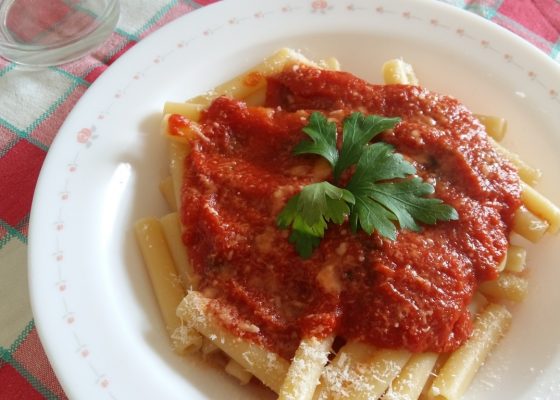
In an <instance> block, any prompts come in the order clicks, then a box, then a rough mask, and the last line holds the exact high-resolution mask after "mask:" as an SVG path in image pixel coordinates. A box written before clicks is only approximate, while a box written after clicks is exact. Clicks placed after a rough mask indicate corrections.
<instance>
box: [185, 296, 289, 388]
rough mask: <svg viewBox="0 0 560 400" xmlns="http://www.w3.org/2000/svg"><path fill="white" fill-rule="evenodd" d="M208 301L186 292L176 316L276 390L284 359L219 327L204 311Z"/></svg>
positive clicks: (285, 370) (286, 365)
mask: <svg viewBox="0 0 560 400" xmlns="http://www.w3.org/2000/svg"><path fill="white" fill-rule="evenodd" d="M210 301H212V300H210V299H207V298H205V297H204V296H203V295H202V294H200V293H198V292H195V291H190V292H189V293H188V294H187V295H186V296H185V298H184V299H183V300H182V301H181V303H180V304H179V307H177V316H179V318H181V320H182V321H183V323H184V324H185V325H190V326H193V327H194V328H195V329H196V330H197V331H199V332H200V333H201V334H202V335H204V336H205V337H207V338H208V339H210V340H211V341H212V342H213V343H214V344H215V345H216V346H217V347H219V348H220V349H221V350H222V351H223V352H224V353H226V354H227V355H228V356H229V357H231V358H232V359H233V360H235V361H236V362H237V363H239V364H240V365H241V366H242V367H243V368H245V369H246V370H247V371H248V372H250V373H251V374H252V375H254V376H255V377H257V378H258V379H259V380H260V381H261V382H262V383H264V384H265V385H266V386H268V387H269V388H270V389H272V390H274V391H275V392H276V393H278V392H279V391H280V387H281V386H282V383H283V381H284V378H285V376H286V374H287V373H288V368H289V363H288V361H286V360H284V359H283V358H282V357H280V356H279V355H278V354H276V353H273V352H270V351H268V350H266V349H264V348H263V347H261V346H258V345H256V344H254V343H252V342H250V341H248V340H244V339H243V338H239V337H237V336H235V335H234V334H232V333H231V332H229V331H228V330H227V329H225V328H223V327H222V326H221V325H220V323H219V321H217V320H216V318H215V317H214V316H213V315H212V313H208V312H206V309H207V306H208V304H209V303H210Z"/></svg>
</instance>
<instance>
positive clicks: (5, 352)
mask: <svg viewBox="0 0 560 400" xmlns="http://www.w3.org/2000/svg"><path fill="white" fill-rule="evenodd" d="M33 328H35V321H33V320H31V321H29V323H28V324H27V326H26V327H25V328H24V329H23V331H22V332H21V333H20V335H19V336H18V338H17V339H16V340H15V342H14V343H13V344H12V345H11V346H10V348H9V349H5V348H3V347H0V359H1V360H2V361H4V362H6V363H8V364H10V365H11V366H12V367H14V368H15V369H16V371H17V372H18V373H19V374H20V375H21V376H23V377H24V378H25V379H26V380H27V382H29V383H30V384H31V385H32V386H33V387H34V388H35V390H37V391H38V392H39V393H41V394H42V395H43V396H45V398H46V399H48V400H58V396H57V395H56V394H54V393H53V392H52V391H51V390H50V389H49V388H47V387H45V385H43V384H42V383H41V382H40V381H39V380H38V379H37V378H35V376H33V374H31V373H29V372H28V371H27V370H26V369H25V368H24V367H23V366H22V365H21V364H20V363H19V362H18V361H17V360H15V359H14V358H13V356H12V354H13V353H14V352H15V351H16V350H17V349H18V348H19V346H21V344H22V343H23V342H24V341H25V339H26V338H27V336H29V333H30V332H31V331H32V330H33Z"/></svg>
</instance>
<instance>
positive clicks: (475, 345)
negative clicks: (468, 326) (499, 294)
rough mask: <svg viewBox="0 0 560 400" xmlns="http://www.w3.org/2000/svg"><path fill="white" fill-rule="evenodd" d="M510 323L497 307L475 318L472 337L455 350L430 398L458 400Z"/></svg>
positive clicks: (506, 312)
mask: <svg viewBox="0 0 560 400" xmlns="http://www.w3.org/2000/svg"><path fill="white" fill-rule="evenodd" d="M510 322H511V314H510V313H509V311H508V310H507V309H506V308H505V307H504V306H502V305H500V304H490V305H489V306H488V307H486V308H485V309H484V311H483V312H482V313H481V314H480V315H479V316H478V317H477V319H476V321H475V324H474V330H473V334H472V336H471V338H470V339H469V340H468V341H467V342H466V343H465V344H463V345H462V346H461V347H460V348H459V349H458V350H456V351H455V352H454V353H453V354H451V356H450V357H449V359H448V360H447V362H446V363H445V364H444V365H443V366H442V368H441V370H440V371H439V374H438V376H437V377H436V378H435V379H434V381H433V383H432V386H431V388H430V390H429V395H430V396H432V397H433V398H435V399H438V400H459V399H461V397H462V396H463V394H464V393H465V391H466V390H467V388H468V387H469V385H470V383H471V381H472V379H473V378H474V376H475V374H476V372H477V371H478V369H479V368H480V366H481V365H482V364H483V363H484V360H485V359H486V357H487V356H488V354H489V353H490V351H491V350H492V348H493V347H494V346H495V345H496V343H497V342H498V341H499V340H500V339H501V337H502V336H503V335H504V333H505V332H506V330H507V329H508V328H509V325H510Z"/></svg>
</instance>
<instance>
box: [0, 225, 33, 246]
mask: <svg viewBox="0 0 560 400" xmlns="http://www.w3.org/2000/svg"><path fill="white" fill-rule="evenodd" d="M0 227H1V228H2V229H4V230H5V231H6V232H8V234H7V235H5V236H4V237H2V238H0V249H1V248H2V247H4V246H5V245H6V243H8V242H9V241H10V239H11V238H13V237H15V238H17V239H19V240H20V241H21V242H22V243H23V244H27V237H25V235H24V234H23V233H21V232H20V231H19V230H18V229H16V228H14V227H13V226H11V225H10V224H8V223H7V222H6V221H4V220H2V219H0Z"/></svg>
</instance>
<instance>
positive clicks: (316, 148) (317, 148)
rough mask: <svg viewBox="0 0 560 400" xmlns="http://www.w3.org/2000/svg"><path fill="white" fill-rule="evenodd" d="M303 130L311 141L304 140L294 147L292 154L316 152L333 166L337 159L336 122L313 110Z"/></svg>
mask: <svg viewBox="0 0 560 400" xmlns="http://www.w3.org/2000/svg"><path fill="white" fill-rule="evenodd" d="M303 131H304V132H305V133H306V134H307V135H309V137H311V139H312V140H313V141H309V140H304V141H303V142H301V143H299V144H298V145H297V146H296V148H295V149H294V154H296V155H299V154H308V153H311V154H317V155H320V156H322V157H324V158H326V159H327V161H328V162H329V163H330V164H331V166H332V167H333V168H334V166H335V165H336V162H337V160H338V149H337V148H336V124H335V123H334V122H329V121H328V120H327V118H326V117H325V116H324V115H323V114H321V113H320V112H314V113H312V114H311V116H310V117H309V124H308V125H307V126H306V127H305V128H303Z"/></svg>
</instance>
